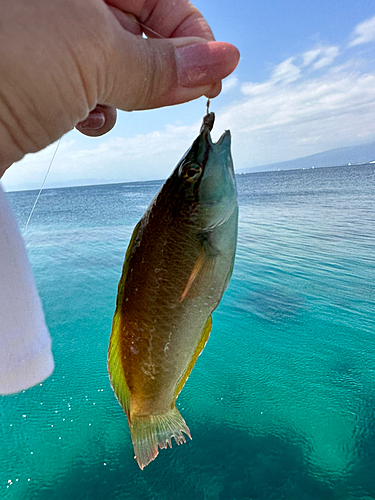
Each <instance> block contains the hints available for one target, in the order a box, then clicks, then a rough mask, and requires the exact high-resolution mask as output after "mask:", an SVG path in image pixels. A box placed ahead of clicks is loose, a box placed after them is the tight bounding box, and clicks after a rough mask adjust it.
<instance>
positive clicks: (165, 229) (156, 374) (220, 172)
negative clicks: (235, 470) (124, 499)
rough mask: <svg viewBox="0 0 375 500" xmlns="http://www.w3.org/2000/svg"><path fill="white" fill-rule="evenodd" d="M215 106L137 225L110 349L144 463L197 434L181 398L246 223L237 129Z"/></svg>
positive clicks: (111, 367)
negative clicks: (220, 126) (216, 130)
mask: <svg viewBox="0 0 375 500" xmlns="http://www.w3.org/2000/svg"><path fill="white" fill-rule="evenodd" d="M214 118H215V116H214V114H213V113H209V114H207V115H206V116H205V117H204V119H203V125H202V127H201V130H200V133H199V135H198V137H197V138H196V140H195V141H194V142H193V144H192V146H191V147H190V148H189V149H188V151H187V152H186V153H185V155H184V156H183V157H182V159H181V160H180V162H179V163H178V165H177V166H176V168H175V169H174V171H173V172H172V174H171V176H170V177H169V178H168V179H167V180H166V182H165V183H164V185H163V186H162V187H161V189H160V191H159V192H158V194H157V195H156V196H155V198H154V199H153V200H152V202H151V203H150V206H149V207H148V208H147V210H146V212H145V214H144V216H143V217H142V219H141V220H140V221H139V223H138V224H137V226H136V228H135V229H134V232H133V235H132V238H131V241H130V243H129V247H128V249H127V252H126V256H125V261H124V266H123V272H122V276H121V279H120V282H119V287H118V295H117V303H116V311H115V314H114V318H113V325H112V333H111V339H110V345H109V351H108V371H109V376H110V380H111V384H112V388H113V390H114V392H115V394H116V396H117V398H118V400H119V402H120V404H121V406H122V407H123V409H124V411H125V413H126V415H127V419H128V424H129V428H130V433H131V437H132V442H133V446H134V452H135V458H136V460H137V462H138V465H139V466H140V468H141V469H143V468H144V467H145V466H146V465H148V464H149V463H150V462H151V461H152V460H153V459H154V458H155V457H156V456H157V455H158V453H159V449H163V448H167V447H170V446H171V443H172V438H173V439H174V440H175V442H176V443H177V444H182V443H184V442H185V440H186V439H185V436H184V435H187V436H189V437H190V430H189V428H188V427H187V425H186V423H185V421H184V419H183V418H182V416H181V415H180V413H179V411H178V410H177V408H176V406H175V403H176V399H177V397H178V394H179V393H180V391H181V390H182V388H183V386H184V384H185V382H186V380H187V378H188V377H189V375H190V373H191V371H192V369H193V367H194V364H195V362H196V360H197V358H198V356H199V354H200V353H201V352H202V350H203V348H204V346H205V344H206V342H207V340H208V337H209V334H210V331H211V326H212V319H211V314H212V312H213V311H214V310H215V309H216V307H217V306H218V304H219V302H220V300H221V297H222V295H223V293H224V291H225V289H226V287H227V285H228V282H229V279H230V276H231V274H232V270H233V264H234V258H235V250H236V242H237V226H238V205H237V192H236V184H235V177H234V170H233V163H232V158H231V152H230V140H231V138H230V132H229V131H226V132H225V133H224V134H223V135H222V136H221V138H220V139H219V141H218V142H217V143H213V142H212V140H211V135H210V132H211V130H212V127H213V124H214Z"/></svg>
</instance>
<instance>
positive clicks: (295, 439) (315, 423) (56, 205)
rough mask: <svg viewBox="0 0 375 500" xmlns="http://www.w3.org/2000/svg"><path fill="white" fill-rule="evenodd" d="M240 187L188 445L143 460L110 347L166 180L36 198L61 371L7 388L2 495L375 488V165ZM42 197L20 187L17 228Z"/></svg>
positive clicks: (30, 244) (198, 371)
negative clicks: (120, 292)
mask: <svg viewBox="0 0 375 500" xmlns="http://www.w3.org/2000/svg"><path fill="white" fill-rule="evenodd" d="M237 181H238V195H239V206H240V222H239V239H238V252H237V257H236V263H235V268H234V273H233V277H232V280H231V282H230V285H229V288H228V290H227V292H226V293H225V295H224V298H223V300H222V302H221V304H220V306H219V307H218V309H217V310H216V312H215V313H214V315H213V329H212V332H211V336H210V339H209V341H208V343H207V345H206V348H205V350H204V352H203V353H202V355H201V356H200V357H199V359H198V361H197V363H196V366H195V368H194V370H193V372H192V374H191V376H190V378H189V380H188V381H187V383H186V385H185V387H184V389H183V391H182V392H181V394H180V397H179V399H178V407H179V410H180V411H181V413H182V415H183V417H184V418H185V420H186V422H187V424H188V426H189V427H190V430H191V433H192V437H193V440H192V441H189V442H188V443H187V444H185V445H183V446H177V445H174V446H173V448H172V449H169V450H162V451H161V452H160V454H159V456H158V457H157V459H156V460H155V461H154V462H152V463H151V464H150V465H149V466H148V467H146V469H145V470H144V471H141V470H140V469H139V468H138V466H137V464H136V462H135V460H134V458H133V449H132V445H131V440H130V435H129V430H128V426H127V422H126V417H125V415H124V413H123V411H122V409H121V407H120V405H119V404H118V402H117V400H116V398H115V396H114V394H113V392H112V390H111V387H110V384H109V381H108V376H107V369H106V359H107V347H108V340H109V336H110V331H111V322H112V315H113V312H114V307H115V300H116V292H117V283H118V280H119V278H120V274H121V268H122V263H123V258H124V253H125V250H126V247H127V244H128V241H129V238H130V236H131V233H132V229H133V227H134V226H135V224H136V223H137V221H138V220H139V218H140V217H141V216H142V214H143V212H144V210H145V209H146V207H147V205H148V204H149V202H150V201H151V199H152V197H153V196H154V194H155V193H156V191H157V190H158V188H159V187H160V186H161V182H159V181H158V182H140V183H131V184H129V183H127V184H114V185H103V186H90V187H79V188H65V189H46V190H45V191H44V192H43V193H42V195H41V197H40V199H39V202H38V204H37V207H36V210H35V212H34V215H33V217H32V219H31V222H30V225H29V227H28V229H27V230H26V231H25V232H24V238H25V240H26V244H27V249H28V252H29V255H30V260H31V263H32V266H33V269H34V273H35V277H36V281H37V285H38V289H39V291H40V294H41V298H42V301H43V304H44V308H45V313H46V318H47V323H48V325H49V328H50V332H51V335H52V338H53V352H54V356H55V361H56V370H55V372H54V374H53V375H52V376H51V377H50V378H49V379H48V380H46V381H45V382H44V383H43V384H40V386H37V387H35V388H33V389H30V390H28V391H26V392H23V393H20V394H18V395H14V396H9V397H2V398H1V399H0V442H1V445H0V499H1V500H86V499H87V500H125V499H131V500H166V499H168V500H174V499H176V500H177V499H179V500H180V499H181V500H185V499H186V500H219V499H220V500H240V499H241V500H244V499H248V500H250V499H251V500H281V499H286V500H337V499H340V500H351V499H358V500H359V499H361V500H374V499H375V320H374V312H375V199H374V198H375V165H367V166H366V165H363V166H357V167H334V168H325V169H318V168H315V169H309V170H293V171H280V172H266V173H255V174H246V175H239V176H237ZM36 195H37V192H36V191H24V192H14V193H9V198H10V201H11V204H12V206H13V209H14V212H15V214H16V217H17V219H18V221H19V224H20V226H21V228H23V227H24V226H25V223H26V221H27V218H28V216H29V213H30V210H31V207H32V205H33V203H34V201H35V199H36Z"/></svg>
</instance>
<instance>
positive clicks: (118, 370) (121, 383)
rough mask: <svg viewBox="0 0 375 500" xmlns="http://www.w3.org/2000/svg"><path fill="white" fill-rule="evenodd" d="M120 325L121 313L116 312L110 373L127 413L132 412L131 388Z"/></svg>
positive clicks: (108, 362)
mask: <svg viewBox="0 0 375 500" xmlns="http://www.w3.org/2000/svg"><path fill="white" fill-rule="evenodd" d="M120 325H121V320H120V317H119V313H117V314H115V316H114V318H113V323H112V333H111V338H110V341H109V349H108V360H107V365H108V373H109V378H110V381H111V385H112V389H113V391H114V393H115V395H116V397H117V399H118V401H119V403H120V405H121V406H122V408H123V409H124V411H125V413H126V415H128V416H129V414H130V390H129V387H128V384H127V382H126V379H125V373H124V369H123V365H122V360H121V349H120V331H121V329H120Z"/></svg>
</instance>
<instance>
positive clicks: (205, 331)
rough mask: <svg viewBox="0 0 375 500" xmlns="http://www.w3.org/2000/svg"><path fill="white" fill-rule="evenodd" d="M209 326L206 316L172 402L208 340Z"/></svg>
mask: <svg viewBox="0 0 375 500" xmlns="http://www.w3.org/2000/svg"><path fill="white" fill-rule="evenodd" d="M211 328H212V317H211V316H210V317H209V318H208V320H207V322H206V324H205V325H204V328H203V331H202V335H201V338H200V340H199V342H198V345H197V347H196V349H195V352H194V354H193V357H192V358H191V360H190V363H189V365H188V367H187V369H186V371H185V373H184V374H183V375H182V377H181V378H180V380H179V382H178V384H177V386H176V390H175V394H174V400H173V404H175V403H176V399H177V397H178V395H179V394H180V392H181V391H182V388H183V387H184V385H185V382H186V381H187V379H188V378H189V376H190V373H191V371H192V369H193V368H194V365H195V363H196V361H197V359H198V357H199V355H200V353H201V352H202V351H203V349H204V346H205V345H206V342H207V340H208V337H209V336H210V332H211Z"/></svg>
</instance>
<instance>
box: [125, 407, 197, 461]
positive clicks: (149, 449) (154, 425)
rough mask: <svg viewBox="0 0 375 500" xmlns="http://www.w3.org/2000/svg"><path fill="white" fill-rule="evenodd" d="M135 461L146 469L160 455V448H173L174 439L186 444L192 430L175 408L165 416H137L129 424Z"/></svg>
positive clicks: (178, 442)
mask: <svg viewBox="0 0 375 500" xmlns="http://www.w3.org/2000/svg"><path fill="white" fill-rule="evenodd" d="M129 427H130V433H131V437H132V442H133V447H134V453H135V459H136V460H137V463H138V465H139V467H140V468H141V469H144V468H145V467H146V465H148V464H149V463H150V462H151V461H152V460H154V459H155V458H156V457H157V456H158V454H159V448H160V449H165V448H168V446H169V447H170V448H172V438H174V440H175V441H176V443H177V444H183V443H186V439H185V436H184V434H183V433H185V434H186V435H187V436H189V438H190V439H191V436H190V430H189V427H188V426H187V425H186V423H185V420H184V419H183V418H182V417H181V414H180V412H179V411H178V410H177V408H176V407H175V406H174V407H173V408H171V410H169V411H168V412H167V413H165V414H163V415H135V416H134V418H133V420H132V422H131V423H130V422H129Z"/></svg>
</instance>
